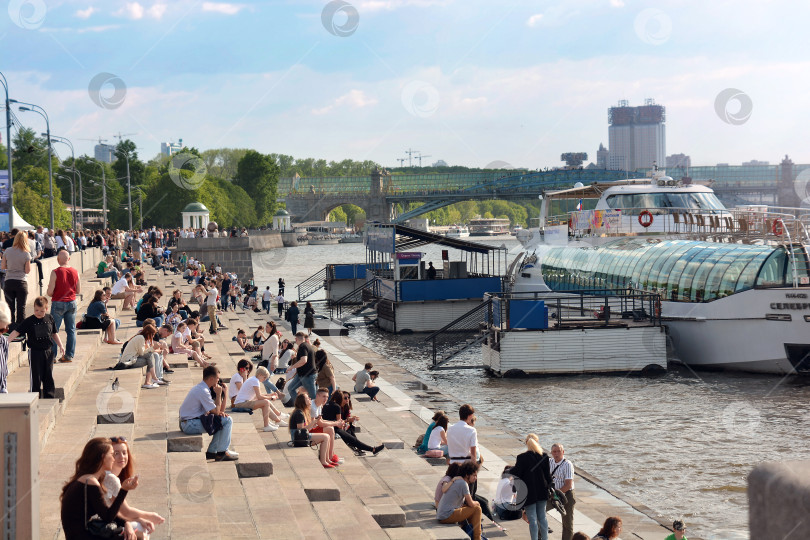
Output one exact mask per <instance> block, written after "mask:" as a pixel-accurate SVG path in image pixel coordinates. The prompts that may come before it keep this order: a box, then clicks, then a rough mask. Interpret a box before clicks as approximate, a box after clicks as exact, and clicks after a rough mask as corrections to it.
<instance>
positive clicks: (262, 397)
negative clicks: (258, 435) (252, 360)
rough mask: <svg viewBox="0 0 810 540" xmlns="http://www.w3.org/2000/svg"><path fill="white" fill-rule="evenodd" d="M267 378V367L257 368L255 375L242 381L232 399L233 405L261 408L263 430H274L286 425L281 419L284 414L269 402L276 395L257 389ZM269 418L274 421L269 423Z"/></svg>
mask: <svg viewBox="0 0 810 540" xmlns="http://www.w3.org/2000/svg"><path fill="white" fill-rule="evenodd" d="M269 378H270V372H269V371H267V368H264V367H259V368H257V369H256V375H254V376H253V377H250V378H248V379H247V380H246V381H245V382H243V383H242V386H241V387H240V389H239V393H238V394H237V395H236V399H234V407H237V408H240V409H242V408H244V409H253V410H256V409H261V410H262V420H263V421H264V431H276V430H277V429H278V428H279V426H281V427H287V423H286V422H284V420H283V418H284V416H286V415H283V414H282V413H281V412H279V410H278V409H276V408H275V407H273V404H272V403H271V400H274V399H277V398H278V396H277V395H275V394H263V393H262V392H261V391H260V390H259V388H260V386H261V384H262V383H264V381H266V380H267V379H269ZM270 419H272V420H273V422H274V423H270Z"/></svg>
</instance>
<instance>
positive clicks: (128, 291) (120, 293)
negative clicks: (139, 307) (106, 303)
mask: <svg viewBox="0 0 810 540" xmlns="http://www.w3.org/2000/svg"><path fill="white" fill-rule="evenodd" d="M142 291H143V289H141V288H140V287H139V286H138V285H136V284H135V282H134V281H132V274H130V273H129V272H127V273H126V274H124V275H123V276H122V277H121V279H119V280H118V281H116V282H115V284H114V285H113V286H112V289H111V290H110V293H111V296H110V298H112V299H119V298H123V299H124V305H123V306H122V307H121V311H127V310H128V309H133V308H134V307H135V294H136V293H139V292H142Z"/></svg>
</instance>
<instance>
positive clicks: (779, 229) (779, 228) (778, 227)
mask: <svg viewBox="0 0 810 540" xmlns="http://www.w3.org/2000/svg"><path fill="white" fill-rule="evenodd" d="M771 230H773V234H775V235H776V236H782V233H784V232H785V226H784V224H783V223H782V220H781V219H777V220H774V222H773V225H772V226H771Z"/></svg>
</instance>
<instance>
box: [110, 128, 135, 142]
mask: <svg viewBox="0 0 810 540" xmlns="http://www.w3.org/2000/svg"><path fill="white" fill-rule="evenodd" d="M130 135H137V133H121V132H120V131H119V132H118V135H113V137H116V138H118V142H119V143H120V142H121V141H123V140H124V137H129V136H130Z"/></svg>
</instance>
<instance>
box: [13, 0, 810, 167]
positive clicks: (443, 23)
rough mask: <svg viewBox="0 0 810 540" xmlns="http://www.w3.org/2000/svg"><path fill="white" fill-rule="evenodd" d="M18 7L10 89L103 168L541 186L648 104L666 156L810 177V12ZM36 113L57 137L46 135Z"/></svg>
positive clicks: (774, 0)
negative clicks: (615, 122)
mask: <svg viewBox="0 0 810 540" xmlns="http://www.w3.org/2000/svg"><path fill="white" fill-rule="evenodd" d="M7 4H8V13H2V12H0V47H1V48H0V50H2V55H1V56H0V71H2V72H3V73H4V74H5V76H6V78H7V79H8V81H9V85H10V87H11V97H12V98H16V99H19V100H21V101H29V102H33V103H36V104H38V105H41V106H42V107H44V108H45V109H46V110H47V111H48V114H49V115H50V118H51V129H52V132H53V133H54V134H57V135H62V136H66V137H68V138H70V139H72V140H73V142H74V145H75V146H76V149H77V152H79V153H92V146H93V143H92V142H90V141H84V140H81V139H94V138H98V137H102V138H105V139H108V140H109V141H110V142H114V139H113V137H112V136H113V134H115V133H119V132H121V133H134V134H135V135H130V138H131V139H133V140H134V141H135V142H136V143H137V145H138V147H139V153H140V155H141V156H142V157H143V158H151V157H153V156H154V155H155V154H157V153H158V151H159V149H160V143H161V142H164V141H176V140H177V139H179V138H182V139H183V141H184V143H185V144H187V145H191V146H196V147H197V148H200V149H203V150H204V149H208V148H216V147H226V146H227V147H251V148H255V149H257V150H260V151H262V152H278V153H285V154H291V155H294V156H296V157H318V158H320V157H323V158H326V159H334V160H339V159H344V158H352V159H357V160H362V159H372V160H375V161H378V162H380V163H382V164H384V165H387V166H395V165H397V161H396V159H397V158H401V157H405V154H404V151H405V150H406V149H408V148H409V147H411V148H414V149H416V150H420V151H421V152H422V153H423V154H426V155H430V156H431V157H429V158H426V162H433V161H434V160H436V159H444V160H445V161H447V162H448V163H450V164H459V165H467V166H485V165H486V164H487V163H490V162H492V161H495V160H503V161H506V162H508V163H510V164H512V165H515V166H522V167H530V168H537V167H546V166H556V165H559V164H560V161H559V155H560V154H561V153H562V152H570V151H585V152H588V154H589V157H590V158H591V159H595V157H596V148H597V147H598V145H599V143H600V142H604V143H605V144H606V145H607V142H608V137H607V108H608V107H610V106H611V105H614V104H616V102H617V101H618V100H620V99H627V100H629V101H630V103H631V104H633V105H638V104H641V103H642V102H643V100H644V99H645V98H648V97H649V98H653V99H655V101H656V102H657V103H660V104H663V105H665V106H666V107H667V154H673V153H686V154H689V155H691V156H692V162H693V164H695V165H712V164H715V163H718V162H729V163H740V162H742V161H747V160H750V159H759V160H766V161H770V162H771V163H774V162H778V161H779V160H781V158H782V157H783V156H784V155H785V154H790V156H791V158H792V159H793V160H794V161H795V162H799V163H807V162H810V150H809V149H808V148H807V144H806V143H805V137H806V136H805V131H806V129H805V126H806V125H807V124H808V120H809V119H810V118H808V117H809V116H810V115H809V114H808V112H810V111H808V105H807V101H806V90H805V88H806V86H807V83H808V78H810V75H808V74H810V69H809V68H810V60H808V58H807V56H806V51H807V50H808V45H810V43H808V41H809V40H810V37H809V36H810V33H808V32H807V31H806V23H805V21H807V20H808V19H809V18H810V17H808V16H810V4H807V5H805V3H799V2H791V1H782V0H735V1H733V2H732V1H722V0H712V1H710V2H698V1H683V0H681V1H678V0H660V1H657V2H640V1H633V0H563V1H553V2H552V1H548V2H542V1H538V2H532V1H522V2H508V1H507V2H480V1H474V0H463V1H462V0H458V1H453V0H362V1H360V0H357V1H354V2H338V3H336V2H325V1H308V0H301V1H272V2H242V3H223V2H204V1H187V0H174V1H171V2H167V1H164V0H138V1H137V2H118V1H109V0H107V1H94V0H84V1H73V0H62V1H57V0H11V1H10V2H7ZM325 11H326V13H327V16H326V17H324V12H325ZM330 13H333V16H332V17H329V14H330ZM324 21H326V22H324ZM341 29H342V30H341ZM330 30H331V31H332V32H330ZM341 33H342V34H346V35H335V34H341ZM104 73H106V74H109V75H101V76H99V74H104ZM94 78H95V79H94ZM93 80H96V81H101V83H99V82H96V83H94V84H95V86H94V87H93V88H94V89H95V90H94V91H93V92H91V91H90V90H89V88H90V86H91V81H93ZM104 81H107V82H106V83H104ZM124 87H125V91H124ZM99 88H100V90H99ZM728 88H735V89H739V90H740V91H741V92H742V93H744V94H746V95H747V96H748V97H749V98H750V102H751V104H752V107H753V108H752V111H751V115H750V117H748V119H747V120H746V121H744V122H742V123H739V122H737V123H734V122H732V123H729V122H727V121H724V119H723V118H721V115H720V114H718V112H717V110H716V106H715V105H716V104H715V101H716V98H717V96H718V95H719V94H720V93H721V92H723V91H724V90H725V89H728ZM116 90H117V92H116ZM91 93H94V97H95V101H94V99H92V98H91V95H90V94H91ZM97 103H100V105H99V104H97ZM739 106H740V102H738V101H735V100H732V101H730V102H729V103H728V104H727V106H726V107H725V109H723V108H722V107H721V110H725V111H728V114H730V115H731V116H732V117H733V116H734V115H735V114H737V109H738V108H739ZM17 114H18V117H19V118H20V120H21V121H22V122H24V123H25V124H26V125H28V126H31V127H34V128H35V129H37V131H44V129H42V127H43V126H41V125H40V124H41V119H40V118H39V117H38V116H36V115H32V114H31V113H24V112H23V113H17ZM723 116H724V115H723Z"/></svg>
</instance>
